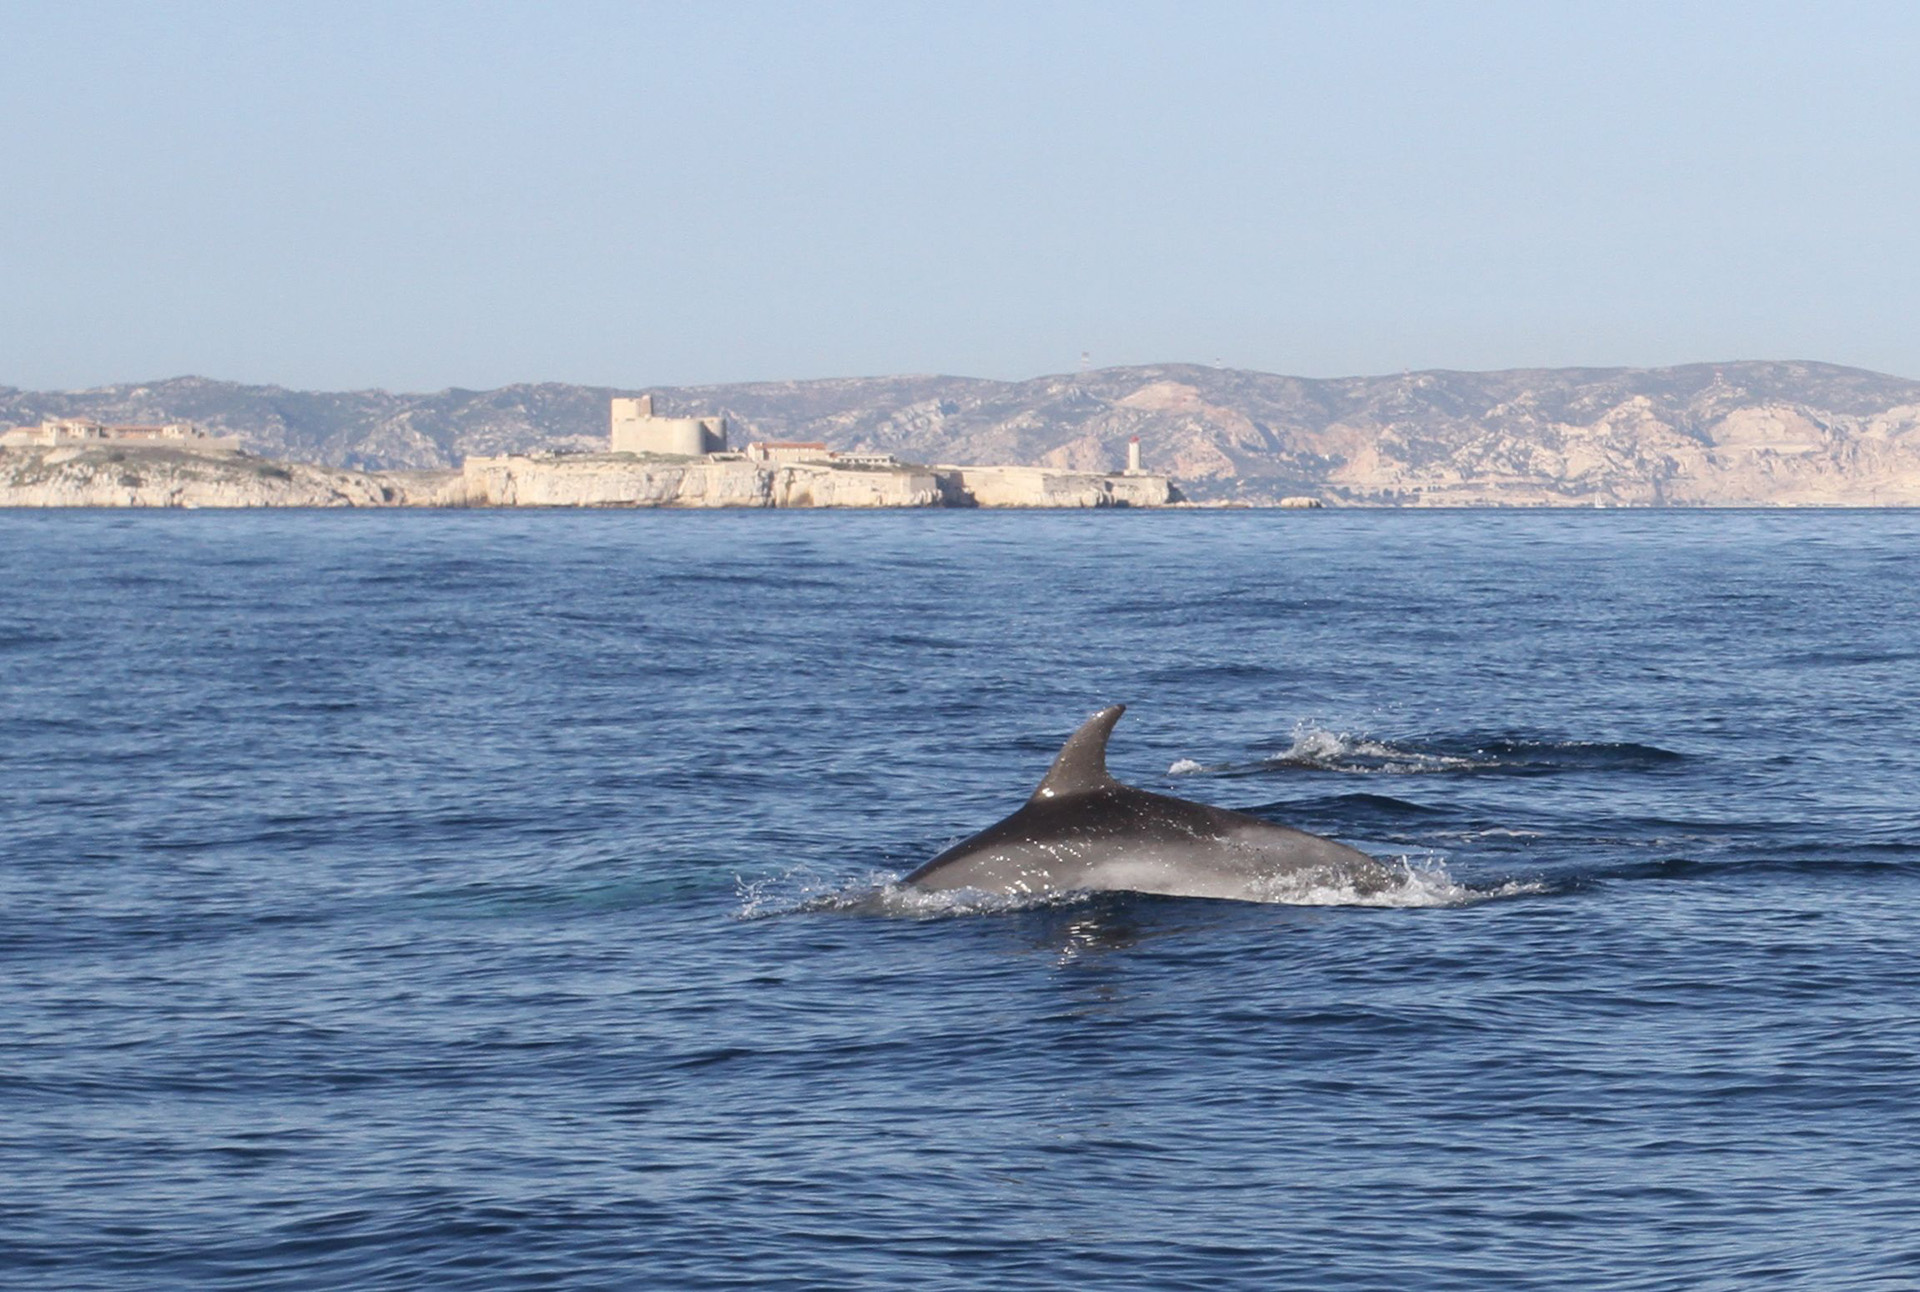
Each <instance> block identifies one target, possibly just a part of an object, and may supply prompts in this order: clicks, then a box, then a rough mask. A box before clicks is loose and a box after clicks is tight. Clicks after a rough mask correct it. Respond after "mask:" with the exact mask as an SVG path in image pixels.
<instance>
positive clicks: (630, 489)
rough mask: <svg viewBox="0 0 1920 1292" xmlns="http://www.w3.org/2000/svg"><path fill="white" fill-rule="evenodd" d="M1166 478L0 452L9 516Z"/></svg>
mask: <svg viewBox="0 0 1920 1292" xmlns="http://www.w3.org/2000/svg"><path fill="white" fill-rule="evenodd" d="M1177 500H1178V494H1177V492H1176V491H1175V490H1174V489H1173V487H1172V483H1171V482H1170V481H1169V480H1168V479H1167V478H1166V477H1164V476H1148V475H1132V476H1129V475H1107V474H1101V473H1095V472H1072V471H1055V470H1046V469H1042V468H1032V467H922V466H913V465H908V464H902V465H899V466H895V467H860V468H856V467H847V466H842V465H839V464H816V463H785V464H782V463H760V462H748V461H742V460H738V459H725V460H714V459H701V458H690V457H680V458H676V457H670V456H660V455H644V454H630V453H608V454H526V455H502V456H499V457H475V458H469V459H468V460H467V461H466V463H465V464H464V466H463V468H462V469H461V470H458V471H453V470H399V471H360V470H354V469H351V468H347V467H327V466H317V465H314V464H312V463H305V462H285V461H279V460H276V459H272V458H263V457H258V456H255V455H253V454H250V453H246V452H242V451H239V450H234V449H224V448H223V449H200V448H191V447H173V446H169V447H154V446H148V445H126V444H99V445H85V446H79V445H73V446H62V447H53V448H43V447H8V448H4V449H0V507H180V508H201V507H208V508H234V507H670V508H712V507H774V508H806V507H836V508H844V507H861V508H872V507H1156V506H1166V505H1169V504H1171V503H1173V502H1176V501H1177Z"/></svg>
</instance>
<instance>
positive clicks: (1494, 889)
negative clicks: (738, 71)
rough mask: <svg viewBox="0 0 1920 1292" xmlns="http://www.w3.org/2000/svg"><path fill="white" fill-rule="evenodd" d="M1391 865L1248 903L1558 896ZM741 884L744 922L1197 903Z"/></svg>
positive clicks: (1413, 904) (877, 879)
mask: <svg viewBox="0 0 1920 1292" xmlns="http://www.w3.org/2000/svg"><path fill="white" fill-rule="evenodd" d="M1383 864H1385V865H1386V866H1388V867H1389V868H1390V869H1391V870H1392V871H1393V882H1392V883H1390V884H1388V885H1387V886H1386V887H1384V888H1375V887H1373V886H1371V885H1369V886H1367V887H1364V888H1362V887H1359V886H1356V885H1355V884H1354V883H1353V882H1352V881H1351V880H1342V879H1334V878H1331V877H1329V876H1328V875H1326V874H1325V873H1318V874H1316V873H1312V872H1308V873H1305V874H1300V875H1287V876H1276V877H1275V878H1274V879H1272V880H1270V881H1268V882H1267V883H1265V884H1263V885H1261V886H1260V888H1259V889H1258V891H1257V892H1256V894H1255V895H1254V896H1251V897H1249V898H1248V899H1246V900H1248V901H1250V902H1253V903H1256V904H1264V905H1270V906H1360V907H1393V908H1414V909H1418V908H1433V907H1463V906H1477V905H1479V904H1480V903H1482V902H1490V901H1498V900H1501V899H1506V898H1514V897H1526V896H1536V895H1540V894H1545V893H1549V892H1552V891H1554V890H1553V888H1552V887H1551V886H1550V885H1548V884H1547V883H1546V882H1545V881H1544V880H1539V879H1506V880H1501V881H1499V882H1496V883H1491V884H1485V885H1476V884H1468V883H1463V882H1461V881H1459V880H1456V879H1455V878H1454V877H1453V876H1452V875H1451V874H1449V873H1448V871H1447V867H1446V863H1445V862H1443V861H1442V860H1440V859H1439V858H1437V857H1431V856H1426V857H1415V856H1404V857H1399V858H1393V859H1383ZM736 883H737V891H738V894H739V898H740V907H739V909H738V910H737V911H736V912H735V916H736V918H738V919H742V920H760V919H769V918H773V917H777V916H786V915H804V914H817V913H821V912H841V913H847V914H856V915H881V916H891V917H895V918H906V919H918V920H930V919H946V918H952V917H955V916H962V915H993V914H1004V913H1007V912H1013V911H1030V910H1044V909H1051V908H1056V907H1067V906H1081V905H1085V904H1087V903H1090V902H1094V901H1111V900H1114V899H1116V898H1117V899H1123V900H1124V899H1132V900H1139V901H1154V902H1159V901H1169V900H1181V901H1186V900H1195V899H1188V898H1178V899H1176V898H1169V897H1166V896H1165V895H1160V894H1149V893H1131V892H1113V891H1105V890H1102V891H1091V890H1085V889H1075V890H1068V891H1057V892H1046V893H1024V894H1006V893H986V892H981V891H980V890H978V889H967V888H962V889H949V890H946V891H943V892H929V891H927V890H925V889H919V888H908V887H906V886H904V885H903V884H901V883H900V877H899V876H898V875H892V874H879V873H873V874H868V875H866V876H863V877H861V878H859V879H854V880H844V881H841V882H839V883H835V882H833V881H830V880H827V879H825V878H823V877H822V876H820V875H819V874H818V872H815V871H813V870H811V869H809V868H807V867H796V868H794V869H790V870H787V871H783V872H781V873H779V874H776V875H770V876H765V877H763V878H760V879H755V880H748V879H745V878H739V877H736ZM1199 900H1210V899H1199Z"/></svg>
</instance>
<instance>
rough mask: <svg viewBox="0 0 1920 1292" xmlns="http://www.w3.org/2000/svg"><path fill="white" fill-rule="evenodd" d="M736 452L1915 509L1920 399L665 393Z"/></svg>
mask: <svg viewBox="0 0 1920 1292" xmlns="http://www.w3.org/2000/svg"><path fill="white" fill-rule="evenodd" d="M639 393H644V392H642V391H638V390H633V391H629V390H618V389H613V388H607V387H583V386H565V385H554V384H548V385H521V386H506V387H502V388H501V389H499V390H491V391H468V390H446V391H440V392H438V393H435V394H427V395H406V394H389V393H387V392H385V391H358V392H350V393H333V394H327V393H310V392H301V391H290V390H283V389H280V388H278V387H271V386H240V385H234V384H230V383H225V382H215V381H206V380H203V379H200V378H178V379H175V380H171V381H164V382H154V383H149V384H146V385H139V386H112V387H106V388H103V389H99V390H89V391H77V392H64V393H33V392H25V391H17V390H8V389H0V424H10V423H23V424H24V423H32V422H37V421H39V420H41V419H42V418H43V417H49V416H68V415H76V416H77V415H84V416H94V417H100V418H105V419H110V420H116V421H163V420H179V419H187V420H192V421H196V422H199V423H201V424H202V425H205V426H207V427H209V428H214V429H218V430H221V431H225V432H230V433H233V434H237V435H239V436H240V437H241V438H242V440H243V441H244V442H245V443H246V444H247V445H248V446H249V447H251V448H253V449H254V450H255V451H257V452H260V453H264V454H269V455H272V456H275V457H287V458H302V459H308V460H312V461H317V462H323V463H327V464H330V465H334V466H352V467H368V468H372V467H420V468H425V467H441V466H450V465H454V464H456V463H458V462H459V461H460V460H461V459H462V458H464V457H465V456H467V455H468V454H483V453H484V454H495V453H502V452H524V451H527V450H531V449H540V448H548V449H553V448H562V449H564V448H577V449H594V448H599V447H601V446H602V445H603V444H604V443H605V435H606V416H607V400H608V399H609V398H610V397H612V396H614V395H621V394H639ZM652 393H654V394H655V396H656V398H657V403H658V404H659V405H660V407H661V409H662V411H663V412H664V411H673V412H685V413H724V414H727V415H728V416H730V417H732V418H733V419H734V421H735V423H736V426H737V430H736V439H747V438H760V437H765V438H792V439H819V440H825V441H827V442H828V443H829V444H831V445H833V446H834V447H836V448H849V449H878V450H884V451H888V452H893V453H897V454H899V455H900V456H902V457H904V458H908V459H911V460H915V461H921V462H954V463H978V462H1010V463H1031V464H1036V465H1048V466H1057V467H1065V468H1071V469H1075V470H1096V471H1104V470H1113V469H1116V468H1118V467H1119V466H1121V465H1123V463H1124V459H1125V452H1126V441H1127V439H1128V438H1129V437H1130V436H1134V435H1138V436H1139V437H1140V439H1141V443H1142V447H1143V449H1144V452H1145V457H1146V464H1147V466H1148V467H1149V468H1150V469H1153V470H1156V471H1162V472H1167V473H1169V474H1171V475H1173V476H1174V477H1175V478H1176V479H1178V480H1180V481H1181V482H1182V488H1183V490H1184V492H1186V494H1187V495H1188V496H1189V497H1193V498H1198V499H1215V500H1242V501H1247V502H1269V501H1273V500H1275V499H1277V498H1279V497H1282V496H1284V495H1288V494H1302V493H1308V494H1318V495H1320V496H1322V497H1325V498H1326V499H1328V500H1329V501H1332V502H1349V503H1374V504H1407V503H1512V504H1521V505H1538V504H1591V503H1617V504H1663V503H1664V504H1673V505H1737V504H1775V503H1801V504H1807V503H1848V504H1871V503H1883V504H1920V382H1914V381H1907V380H1904V379H1902V378H1897V377H1888V376H1883V375H1880V374H1877V373H1871V372H1864V371H1861V370H1859V369H1853V368H1842V367H1837V366H1834V365H1831V364H1821V363H1725V364H1693V365H1688V366H1685V367H1677V368H1652V369H1627V368H1611V369H1540V370H1516V371H1509V372H1491V373H1468V372H1416V373H1403V374H1400V375H1397V376H1389V377H1349V378H1338V379H1329V380H1316V379H1307V378H1298V377H1281V376H1274V375H1272V374H1268V373H1258V372H1244V371H1235V370H1231V369H1214V368H1205V367H1197V366H1189V365H1160V366H1152V367H1136V368H1109V369H1105V370H1102V371H1098V372H1092V373H1084V374H1079V375H1075V376H1057V377H1042V378H1036V379H1035V380H1032V381H1024V382H997V381H984V380H978V379H973V378H964V377H913V376H909V377H875V378H847V379H835V380H825V381H802V382H760V383H752V384H743V385H730V386H708V387H686V388H655V389H654V390H653V392H652Z"/></svg>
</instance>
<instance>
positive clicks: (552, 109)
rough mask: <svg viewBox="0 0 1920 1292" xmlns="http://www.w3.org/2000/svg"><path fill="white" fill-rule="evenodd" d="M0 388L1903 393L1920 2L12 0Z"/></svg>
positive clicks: (1915, 221) (1916, 176) (0, 137)
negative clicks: (1800, 365)
mask: <svg viewBox="0 0 1920 1292" xmlns="http://www.w3.org/2000/svg"><path fill="white" fill-rule="evenodd" d="M0 68H3V69H4V75H0V180H3V182H4V184H5V188H6V201H5V203H4V205H3V206H0V305H4V308H3V309H0V384H8V385H15V386H25V387H32V388H43V387H73V386H84V385H94V384H103V383H108V382H115V381H126V380H140V379H149V378H158V377H164V376H171V375H177V374H181V373H199V374H203V375H207V376H215V377H224V378H232V379H237V380H245V381H271V382H280V383H284V384H287V385H293V386H304V387H323V388H346V387H362V386H387V387H393V388H404V389H436V388H439V387H443V386H448V385H460V386H469V387H487V386H494V385H499V384H503V383H506V382H510V381H524V380H562V381H581V382H595V383H606V384H611V385H622V386H639V385H645V384H656V383H658V384H665V383H690V382H719V381H739V380H753V379H762V378H784V377H814V376H835V375H860V374H874V373H891V372H949V373H964V374H971V375H979V376H995V377H1025V376H1032V375H1036V374H1039V373H1045V372H1061V371H1071V370H1072V369H1073V368H1075V367H1076V365H1077V364H1078V362H1079V357H1080V354H1081V352H1082V351H1087V352H1090V353H1091V355H1092V357H1093V361H1094V363H1095V364H1096V365H1102V366H1104V365H1109V364H1120V363H1136V362H1151V361H1167V360H1192V361H1200V362H1212V361H1215V360H1221V361H1224V362H1225V363H1227V364H1229V365H1233V366H1237V367H1250V368H1259V369H1264V370H1267V371H1274V372H1287V373H1298V374H1305V375H1317V376H1327V375H1336V374H1354V373H1379V372H1391V371H1396V370H1399V369H1402V368H1427V367H1455V368H1500V367H1519V366H1535V365H1571V364H1592V365H1612V364H1635V365H1655V364H1669V363H1682V362H1689V361H1694V360H1725V359H1739V358H1818V359H1828V360H1832V361H1835V362H1840V363H1849V364H1857V365H1860V366H1864V367H1870V368H1877V369H1881V370H1884V371H1890V372H1895V373H1900V374H1903V375H1907V376H1920V232H1917V231H1920V6H1914V5H1895V4H1887V5H1847V4H1833V3H1829V4H1823V5H1814V4H1804V5H1769V4H1763V3H1740V4H1731V3H1730V4H1691V5H1689V4H1676V3H1663V4H1558V3H1551V2H1540V3H1526V4H1508V3H1481V4H1474V3H1458V4H1418V5H1416V4H1369V3H1326V4H1282V3H1269V4H1248V5H1241V4H1208V3H1185V4H1168V5H1159V4H1122V3H1113V4H1040V3H1031V2H1029V3H1019V4H1006V5H1000V4H990V3H977V2H969V3H954V4H948V5H939V6H936V5H931V4H926V5H920V4H910V3H904V2H902V0H893V2H891V3H874V4H830V3H818V2H811V0H810V2H808V3H799V2H798V0H796V2H795V3H791V4H753V3H745V4H726V3H700V4H694V3H687V4H679V5H649V4H630V3H623V4H588V3H580V4H564V3H561V4H485V3H465V4H452V3H447V4H438V3H414V4H408V3H394V2H391V0H389V2H386V3H379V4H354V3H344V2H338V0H336V2H331V3H325V4H310V5H303V4H292V3H276V4H247V3H238V2H235V3H225V4H206V3H201V4H196V3H164V2H159V3H156V2H151V0H149V2H144V3H138V4H90V3H54V2H53V0H32V2H30V3H15V2H13V0H0Z"/></svg>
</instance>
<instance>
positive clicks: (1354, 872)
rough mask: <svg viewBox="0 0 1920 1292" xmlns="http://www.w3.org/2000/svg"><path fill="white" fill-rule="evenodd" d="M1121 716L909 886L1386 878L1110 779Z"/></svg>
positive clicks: (1281, 831) (1358, 858) (1304, 839)
mask: <svg viewBox="0 0 1920 1292" xmlns="http://www.w3.org/2000/svg"><path fill="white" fill-rule="evenodd" d="M1122 712H1124V707H1123V706H1119V705H1115V706H1114V707H1112V708H1110V709H1104V710H1102V711H1101V712H1099V713H1097V714H1095V715H1094V716H1093V717H1092V718H1090V719H1089V720H1088V721H1087V723H1086V724H1085V725H1083V726H1082V727H1081V729H1080V730H1079V731H1078V732H1076V733H1074V736H1073V738H1072V739H1070V740H1069V741H1068V742H1067V744H1066V747H1065V748H1064V749H1062V750H1061V752H1060V756H1059V757H1058V758H1057V759H1055V760H1054V765H1053V768H1052V769H1051V770H1050V771H1049V772H1048V773H1047V776H1046V778H1045V779H1044V780H1042V781H1041V782H1040V786H1039V788H1038V789H1036V790H1035V791H1034V794H1033V797H1032V798H1031V799H1029V800H1028V801H1027V803H1026V805H1025V806H1024V807H1022V808H1021V809H1020V810H1019V811H1017V812H1015V813H1014V814H1013V815H1012V816H1009V817H1007V818H1006V819H1005V820H1003V821H1000V822H998V823H996V824H994V825H991V826H989V827H987V828H986V829H985V830H982V831H981V832H980V833H979V834H976V835H974V836H973V837H972V838H970V839H966V840H964V841H962V842H960V843H958V844H955V845H954V846H953V847H951V848H949V849H947V850H946V851H945V852H943V853H941V854H940V855H939V856H937V857H935V858H933V860H931V861H929V862H927V863H926V864H925V865H924V866H921V867H920V868H919V869H918V870H916V871H914V872H913V873H912V874H910V875H908V876H907V877H906V880H905V881H904V882H905V883H907V884H911V885H914V886H916V887H919V888H925V889H933V890H948V889H961V888H965V889H978V890H980V891H982V892H988V893H1012V894H1023V893H1039V892H1049V891H1071V890H1120V891H1129V892H1142V893H1163V894H1168V895H1172V896H1188V897H1237V898H1258V897H1261V896H1265V895H1270V894H1271V893H1272V891H1273V890H1274V889H1275V888H1276V887H1277V886H1279V885H1282V884H1286V883H1295V884H1298V883H1301V882H1303V881H1304V882H1313V883H1322V882H1323V883H1327V884H1334V885H1339V884H1346V885H1350V886H1354V887H1357V888H1359V889H1361V891H1374V890H1377V889H1379V888H1383V887H1385V886H1386V885H1387V884H1388V883H1389V882H1390V879H1389V875H1388V872H1387V871H1386V869H1385V868H1384V867H1382V866H1381V865H1380V863H1378V862H1376V861H1374V860H1373V858H1371V857H1369V856H1367V855H1366V854H1365V853H1363V852H1360V851H1358V850H1356V849H1353V848H1349V847H1347V846H1346V845H1345V844H1342V843H1336V842H1334V841H1333V840H1331V839H1323V838H1321V837H1320V836H1318V835H1314V834H1308V833H1307V832H1306V831H1304V830H1295V829H1292V828H1290V827H1288V826H1283V825H1276V824H1274V823H1273V822H1271V821H1264V820H1261V819H1260V818H1259V817H1255V816H1248V815H1247V814H1246V813H1244V812H1233V811H1229V810H1227V809H1225V808H1217V807H1213V806H1210V805H1208V804H1205V803H1194V802H1190V801H1189V800H1186V799H1177V798H1172V797H1170V796H1168V795H1164V794H1153V793H1149V792H1148V791H1146V790H1139V789H1134V788H1132V787H1131V786H1127V785H1122V784H1120V783H1119V782H1118V781H1115V780H1114V779H1112V777H1110V776H1108V775H1107V771H1106V738H1107V735H1108V733H1109V732H1111V731H1112V729H1113V724H1114V723H1115V722H1117V721H1118V720H1119V716H1120V714H1121V713H1122Z"/></svg>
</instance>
